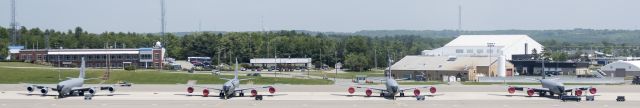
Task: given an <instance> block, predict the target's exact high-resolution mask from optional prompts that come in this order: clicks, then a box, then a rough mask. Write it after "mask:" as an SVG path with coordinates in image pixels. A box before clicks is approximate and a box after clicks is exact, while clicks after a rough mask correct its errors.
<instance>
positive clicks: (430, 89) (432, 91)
mask: <svg viewBox="0 0 640 108" xmlns="http://www.w3.org/2000/svg"><path fill="white" fill-rule="evenodd" d="M436 91H437V89H436V87H430V88H429V92H431V94H433V93H436Z"/></svg>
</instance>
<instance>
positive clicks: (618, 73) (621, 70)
mask: <svg viewBox="0 0 640 108" xmlns="http://www.w3.org/2000/svg"><path fill="white" fill-rule="evenodd" d="M626 73H627V70H626V69H624V68H616V71H615V72H614V77H625V76H627V75H626Z"/></svg>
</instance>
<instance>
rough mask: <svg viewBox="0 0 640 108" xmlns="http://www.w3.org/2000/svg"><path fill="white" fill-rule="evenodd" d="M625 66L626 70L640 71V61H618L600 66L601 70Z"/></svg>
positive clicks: (611, 69) (613, 69) (612, 69)
mask: <svg viewBox="0 0 640 108" xmlns="http://www.w3.org/2000/svg"><path fill="white" fill-rule="evenodd" d="M618 68H624V69H625V71H640V61H617V62H613V63H609V64H607V65H605V66H602V67H600V70H607V71H615V70H616V69H618Z"/></svg>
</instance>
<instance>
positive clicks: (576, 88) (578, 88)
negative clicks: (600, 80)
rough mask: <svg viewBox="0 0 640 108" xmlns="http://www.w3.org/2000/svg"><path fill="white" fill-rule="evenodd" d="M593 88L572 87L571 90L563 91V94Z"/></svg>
mask: <svg viewBox="0 0 640 108" xmlns="http://www.w3.org/2000/svg"><path fill="white" fill-rule="evenodd" d="M591 88H593V87H591V86H589V87H573V88H569V89H565V90H564V92H571V91H573V90H589V89H591Z"/></svg>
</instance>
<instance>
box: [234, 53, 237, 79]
mask: <svg viewBox="0 0 640 108" xmlns="http://www.w3.org/2000/svg"><path fill="white" fill-rule="evenodd" d="M235 65H236V69H235V70H234V71H235V74H234V76H233V79H238V58H236V64H235Z"/></svg>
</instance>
